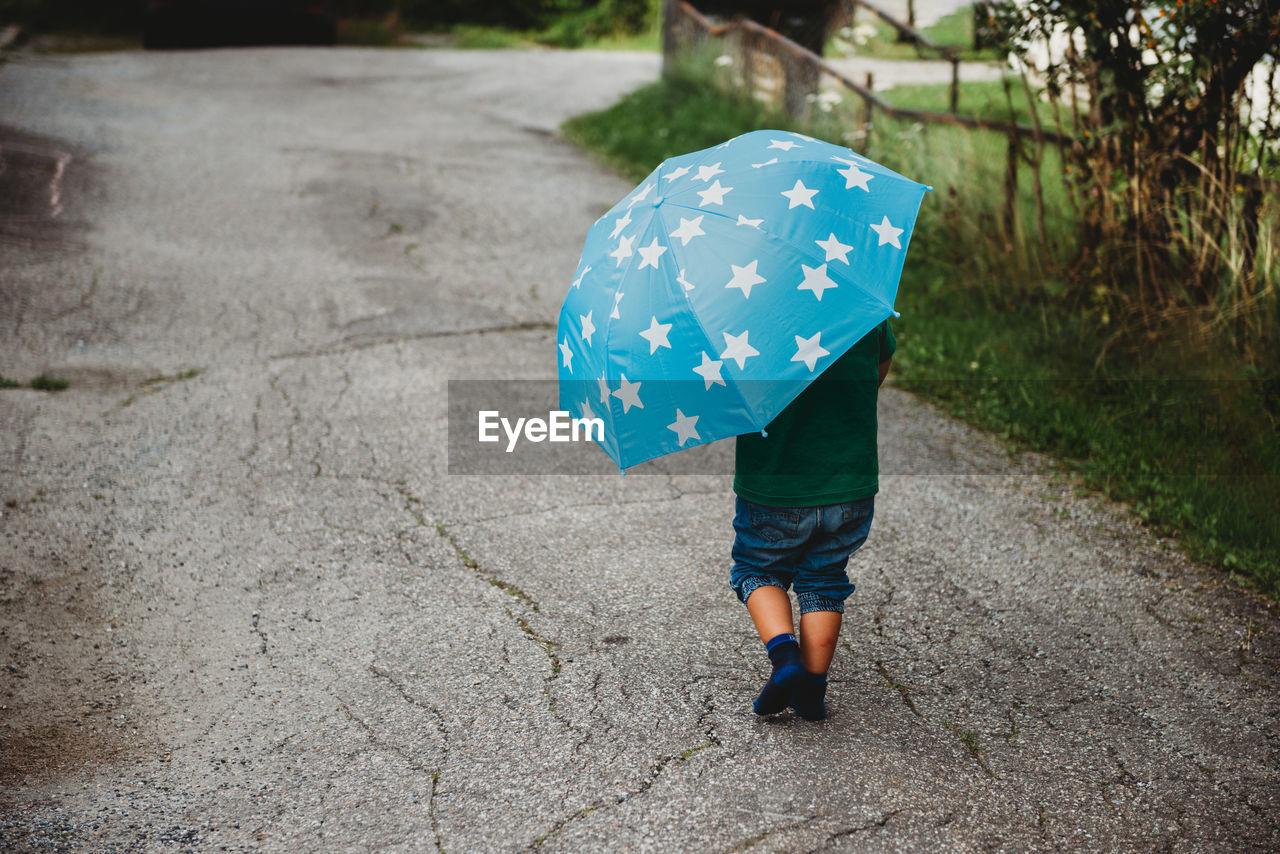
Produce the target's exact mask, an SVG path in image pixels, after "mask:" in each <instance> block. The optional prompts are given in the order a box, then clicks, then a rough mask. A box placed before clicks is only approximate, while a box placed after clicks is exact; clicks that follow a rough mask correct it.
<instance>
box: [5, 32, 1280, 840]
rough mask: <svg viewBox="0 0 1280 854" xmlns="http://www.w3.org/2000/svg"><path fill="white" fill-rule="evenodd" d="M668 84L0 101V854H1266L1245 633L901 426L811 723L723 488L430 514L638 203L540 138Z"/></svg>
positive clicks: (525, 83)
mask: <svg viewBox="0 0 1280 854" xmlns="http://www.w3.org/2000/svg"><path fill="white" fill-rule="evenodd" d="M655 73H656V61H655V60H654V58H652V57H643V56H639V57H638V56H633V55H627V54H598V53H574V54H568V53H556V52H549V51H531V52H510V53H486V52H448V51H360V50H335V51H323V50H253V51H216V52H195V53H186V54H163V53H153V54H142V53H123V54H112V55H85V56H77V57H60V58H30V57H27V58H20V59H17V60H14V61H11V62H9V63H8V64H6V65H4V66H3V67H0V111H2V112H0V125H3V126H4V128H3V130H0V155H2V156H3V158H4V163H5V164H6V172H3V173H0V186H3V187H4V188H5V192H4V194H3V197H2V198H0V374H3V375H5V376H7V377H14V378H19V379H22V380H26V379H29V378H31V377H33V376H35V375H37V374H39V373H41V372H48V373H51V374H55V375H58V376H62V377H65V378H66V379H68V380H69V381H70V383H71V386H70V388H69V389H68V390H66V391H64V392H61V393H56V394H54V393H47V392H37V391H32V390H29V389H9V390H3V391H0V512H2V515H0V651H2V653H3V659H4V662H3V666H4V669H3V671H0V739H2V740H3V742H2V752H0V848H3V849H5V850H15V851H58V850H74V851H108V850H109V851H135V850H136V851H184V850H198V851H205V850H220V849H227V850H251V849H252V850H263V851H297V850H306V851H321V850H323V851H330V850H349V851H355V850H403V851H408V850H427V851H433V850H447V851H451V852H462V851H525V850H530V849H534V848H537V849H540V850H541V849H545V850H548V851H598V850H606V849H607V850H632V851H641V850H653V851H725V852H727V851H748V850H750V851H787V852H793V851H794V852H800V851H814V850H830V851H877V852H878V851H890V850H903V851H920V850H945V851H976V850H1019V851H1027V850H1077V851H1099V850H1124V851H1131V850H1174V851H1251V850H1257V851H1264V850H1271V851H1274V850H1277V849H1280V803H1278V802H1277V793H1278V792H1280V761H1278V760H1280V753H1278V750H1280V741H1278V739H1277V727H1278V725H1277V720H1278V719H1280V702H1277V683H1278V680H1280V672H1278V670H1277V663H1278V662H1280V644H1278V643H1277V637H1278V632H1280V620H1277V615H1276V611H1275V609H1274V608H1273V607H1270V606H1267V605H1266V604H1265V603H1262V602H1259V601H1258V600H1256V599H1254V598H1252V597H1250V596H1248V595H1246V594H1244V593H1241V592H1239V591H1237V590H1235V589H1233V588H1232V587H1230V586H1229V585H1226V584H1225V583H1224V580H1223V578H1222V577H1221V576H1220V575H1218V574H1215V573H1214V572H1210V571H1206V570H1203V569H1201V568H1198V567H1196V566H1195V565H1193V564H1192V563H1190V562H1189V561H1188V560H1187V559H1186V558H1185V557H1184V556H1183V555H1182V554H1181V553H1180V552H1179V550H1178V548H1177V546H1176V544H1174V543H1170V542H1165V541H1158V540H1155V539H1153V538H1152V537H1151V536H1150V535H1149V534H1148V533H1147V532H1146V531H1145V530H1144V529H1143V528H1141V527H1140V526H1139V525H1138V524H1137V523H1136V522H1135V521H1134V520H1133V519H1132V518H1131V517H1129V516H1127V515H1126V514H1125V513H1124V511H1123V508H1118V507H1113V506H1107V505H1105V504H1103V503H1101V502H1100V501H1099V499H1098V498H1097V497H1096V496H1090V495H1087V494H1083V495H1078V494H1076V492H1075V491H1074V490H1073V489H1072V487H1071V485H1070V483H1069V482H1068V481H1067V480H1066V479H1064V478H1061V477H1057V476H1056V475H1055V474H1054V470H1053V467H1052V466H1051V465H1049V464H1048V463H1047V462H1046V461H1043V460H1038V459H1035V458H1031V457H1027V456H1010V455H1009V454H1008V453H1007V452H1005V451H1004V450H1002V448H1001V447H1000V446H999V444H998V443H996V442H995V441H993V440H991V439H990V438H988V437H985V436H983V435H981V434H978V433H975V432H974V431H971V430H969V429H967V428H965V427H963V426H960V425H957V424H955V423H953V422H950V421H948V420H947V419H945V418H943V417H941V416H940V415H938V414H937V413H936V412H935V411H933V410H932V409H930V408H929V407H928V406H926V405H924V404H922V403H920V402H919V401H916V400H914V399H912V398H911V397H909V396H907V395H905V394H903V393H901V392H897V391H894V390H892V389H891V388H890V389H887V390H886V392H885V394H884V395H883V397H882V425H883V427H882V434H883V435H882V454H883V459H884V469H885V471H886V473H887V474H886V475H885V476H883V477H882V483H881V486H882V492H881V495H880V498H879V502H878V506H877V518H876V523H875V526H874V527H873V530H872V534H871V538H870V540H869V542H868V544H867V545H866V547H865V548H864V549H863V550H862V551H860V552H859V553H858V555H857V556H856V557H855V559H854V561H853V564H852V567H851V569H852V573H853V575H854V578H855V580H856V582H857V583H858V586H859V589H858V591H857V592H856V593H855V594H854V596H853V598H852V599H851V600H850V607H849V610H848V613H847V615H846V624H845V625H846V628H845V633H844V636H843V637H844V641H845V643H844V644H843V645H842V646H841V648H840V649H839V650H838V653H837V656H836V661H835V664H834V668H833V671H832V676H833V684H832V688H831V692H830V697H829V704H830V706H831V709H832V714H831V717H830V719H829V720H828V721H826V722H824V723H821V724H812V723H807V722H805V721H802V720H799V719H796V718H794V717H792V716H791V715H789V714H785V715H782V716H779V717H777V718H774V719H769V720H760V719H757V718H755V716H754V715H752V713H751V711H750V705H749V704H750V700H751V698H752V697H753V696H754V693H755V691H756V690H757V688H758V685H759V683H760V681H761V680H762V679H763V677H764V676H765V675H766V673H767V661H766V659H765V657H764V655H763V652H762V650H761V649H760V646H759V642H758V640H757V639H756V638H755V637H754V634H753V632H752V629H751V627H750V624H749V621H748V619H747V615H746V614H745V612H744V610H743V609H742V608H741V606H740V605H738V604H737V602H736V601H735V600H734V598H733V595H732V593H731V592H730V590H729V588H728V583H727V577H728V567H729V561H728V549H729V545H730V541H731V527H730V519H731V516H732V494H731V491H730V481H729V477H728V476H727V475H726V474H723V473H721V474H709V475H690V474H681V473H672V474H657V475H651V476H638V475H637V476H634V477H633V476H628V477H626V478H619V477H617V476H616V475H600V476H564V475H561V476H533V475H524V476H516V475H506V476H465V475H456V474H455V475H451V474H448V459H447V442H446V432H447V422H446V402H447V390H448V386H447V382H448V381H449V380H459V379H550V378H553V377H554V371H555V362H554V359H555V352H556V351H555V346H554V345H555V342H554V333H553V331H552V324H553V323H554V319H555V314H556V310H557V308H558V304H559V301H560V299H561V297H562V295H563V293H564V291H565V289H566V287H567V284H568V279H569V277H570V276H571V275H572V273H573V270H574V266H575V263H576V260H577V254H578V251H579V250H580V248H581V240H582V237H583V235H584V234H585V232H586V229H587V227H588V226H589V225H590V224H591V222H592V221H593V220H594V219H595V218H596V217H597V216H598V215H599V214H600V213H602V212H603V211H604V210H605V209H606V208H607V207H608V206H609V205H611V204H612V203H613V201H615V200H616V199H617V198H619V197H620V196H621V194H622V193H623V192H625V190H626V189H627V187H626V185H625V184H624V183H623V182H622V181H621V180H620V179H619V178H618V177H616V176H615V175H613V174H612V173H611V172H609V171H608V170H607V169H606V168H605V167H603V166H601V165H599V164H597V163H595V162H593V161H592V160H591V159H590V158H589V157H587V156H585V155H584V154H582V153H581V152H579V151H577V150H576V149H574V148H573V147H572V146H570V145H568V144H567V143H565V142H564V141H562V140H560V139H559V138H557V136H556V135H555V128H556V127H557V126H558V123H559V122H560V121H561V120H562V119H563V118H565V117H567V116H568V115H571V114H573V113H575V112H577V111H580V110H583V109H587V108H591V107H596V106H603V105H604V104H607V103H609V102H611V101H612V100H613V99H614V98H615V97H616V96H617V95H618V94H620V93H622V92H624V91H626V90H628V89H629V88H632V87H634V86H635V85H637V84H639V83H640V82H642V81H645V80H647V79H651V78H652V77H653V76H654V74H655ZM904 287H910V283H909V282H906V283H904ZM585 450H586V452H591V453H594V451H593V450H592V449H585Z"/></svg>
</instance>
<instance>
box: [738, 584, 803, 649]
mask: <svg viewBox="0 0 1280 854" xmlns="http://www.w3.org/2000/svg"><path fill="white" fill-rule="evenodd" d="M747 611H748V612H749V613H750V614H751V619H752V621H754V622H755V624H756V631H757V632H759V633H760V640H761V642H762V643H768V642H769V640H770V639H771V638H775V637H777V636H778V635H789V634H793V633H794V632H795V624H794V623H792V622H791V597H790V596H788V595H787V591H785V590H783V589H782V588H781V587H774V586H773V585H771V584H766V585H764V586H763V587H757V588H756V589H755V590H753V591H751V595H750V596H748V597H747Z"/></svg>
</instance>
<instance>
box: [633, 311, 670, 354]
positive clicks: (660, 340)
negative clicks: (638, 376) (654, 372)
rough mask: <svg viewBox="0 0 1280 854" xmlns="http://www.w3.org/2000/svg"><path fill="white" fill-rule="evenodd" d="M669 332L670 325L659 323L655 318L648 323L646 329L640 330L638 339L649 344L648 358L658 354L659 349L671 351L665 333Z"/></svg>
mask: <svg viewBox="0 0 1280 854" xmlns="http://www.w3.org/2000/svg"><path fill="white" fill-rule="evenodd" d="M670 331H671V324H670V323H659V322H658V318H656V317H655V318H653V320H651V321H650V322H649V328H648V329H644V330H641V332H640V337H641V338H643V339H644V340H646V341H648V342H649V355H650V356H652V355H653V354H654V353H656V352H658V348H659V347H666V348H667V349H668V350H670V349H671V342H670V341H668V340H667V333H668V332H670Z"/></svg>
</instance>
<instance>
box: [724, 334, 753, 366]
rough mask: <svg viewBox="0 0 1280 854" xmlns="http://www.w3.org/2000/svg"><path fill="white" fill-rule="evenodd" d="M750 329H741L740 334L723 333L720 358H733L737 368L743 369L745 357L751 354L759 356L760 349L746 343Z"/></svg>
mask: <svg viewBox="0 0 1280 854" xmlns="http://www.w3.org/2000/svg"><path fill="white" fill-rule="evenodd" d="M749 334H750V331H749V330H747V329H744V330H742V334H741V335H730V334H729V333H728V332H725V333H724V352H723V353H721V354H720V358H721V359H733V360H734V361H735V362H737V363H738V370H745V369H746V367H747V359H749V358H751V357H752V356H759V355H760V351H759V350H757V349H756V348H755V347H752V346H751V345H750V344H748V343H747V335H749Z"/></svg>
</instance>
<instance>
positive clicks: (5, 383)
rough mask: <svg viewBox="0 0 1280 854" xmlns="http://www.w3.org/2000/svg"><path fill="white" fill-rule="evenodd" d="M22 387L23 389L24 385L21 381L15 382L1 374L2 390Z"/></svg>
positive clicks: (0, 386) (0, 385) (0, 383)
mask: <svg viewBox="0 0 1280 854" xmlns="http://www.w3.org/2000/svg"><path fill="white" fill-rule="evenodd" d="M21 387H22V383H21V382H20V381H19V380H15V379H12V378H10V377H6V376H5V375H4V374H0V388H21Z"/></svg>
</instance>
